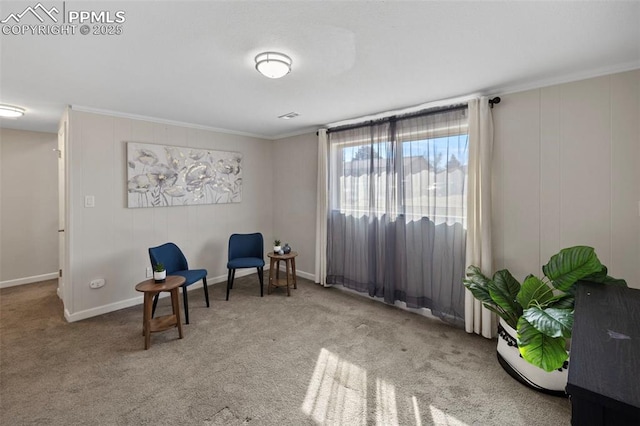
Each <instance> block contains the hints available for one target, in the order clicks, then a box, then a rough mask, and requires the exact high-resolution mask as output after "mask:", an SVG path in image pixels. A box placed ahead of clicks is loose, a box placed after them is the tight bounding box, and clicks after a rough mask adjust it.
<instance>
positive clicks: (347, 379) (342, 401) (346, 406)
mask: <svg viewBox="0 0 640 426" xmlns="http://www.w3.org/2000/svg"><path fill="white" fill-rule="evenodd" d="M302 411H303V412H304V413H305V414H306V415H308V416H310V417H311V418H312V419H313V420H314V421H316V422H317V423H318V424H322V425H326V424H349V425H363V426H364V425H366V424H367V372H366V370H363V369H362V368H360V367H358V366H356V365H354V364H351V363H350V362H347V361H345V360H343V359H341V358H340V357H339V356H337V355H336V354H334V353H332V352H330V351H328V350H326V349H324V348H322V350H321V351H320V355H318V360H317V362H316V367H315V370H314V372H313V376H312V377H311V381H310V383H309V387H308V388H307V395H306V397H305V399H304V402H303V404H302Z"/></svg>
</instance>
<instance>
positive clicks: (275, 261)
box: [267, 251, 298, 296]
mask: <svg viewBox="0 0 640 426" xmlns="http://www.w3.org/2000/svg"><path fill="white" fill-rule="evenodd" d="M297 255H298V252H295V251H292V252H290V253H288V254H275V253H274V252H269V253H267V256H268V257H269V259H271V262H270V264H269V285H268V286H267V294H271V289H272V288H275V287H287V296H290V295H291V293H290V291H289V286H290V284H291V283H293V288H298V282H297V280H296V256H297ZM281 260H283V261H284V263H285V266H286V270H287V278H286V279H280V261H281ZM290 271H291V272H290ZM274 273H275V277H274Z"/></svg>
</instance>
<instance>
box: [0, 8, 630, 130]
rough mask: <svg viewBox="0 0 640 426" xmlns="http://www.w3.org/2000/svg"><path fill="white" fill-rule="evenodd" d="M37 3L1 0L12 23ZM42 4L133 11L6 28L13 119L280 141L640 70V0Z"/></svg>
mask: <svg viewBox="0 0 640 426" xmlns="http://www.w3.org/2000/svg"><path fill="white" fill-rule="evenodd" d="M30 4H31V5H34V6H35V4H37V0H34V1H32V2H20V3H17V2H5V1H2V2H0V20H2V19H5V18H6V17H7V16H8V15H9V14H10V13H20V12H21V11H23V10H24V8H25V7H26V6H28V5H30ZM43 5H44V6H46V7H51V6H54V5H55V6H56V7H58V8H59V9H60V10H62V8H63V6H64V7H65V8H66V10H67V11H69V10H93V11H100V10H105V11H111V12H115V11H117V10H123V11H124V12H125V17H126V21H125V22H124V23H123V24H122V30H123V32H122V34H121V35H111V36H107V35H101V36H99V35H86V36H84V35H81V34H79V33H78V34H75V35H70V36H64V35H58V36H53V35H52V36H42V35H35V36H32V35H4V34H2V35H0V42H1V45H0V60H1V62H0V103H9V104H14V105H19V106H22V107H24V108H26V109H27V114H26V115H25V116H24V117H22V118H21V119H19V120H7V119H3V120H1V121H0V125H1V126H2V127H9V128H19V129H28V130H37V131H49V132H55V131H56V129H57V123H58V121H59V118H60V116H61V114H62V111H63V109H64V107H65V106H66V105H74V106H80V107H84V108H88V109H92V110H93V109H95V110H102V111H112V112H117V113H121V114H131V115H137V116H146V117H155V118H158V119H163V120H170V121H175V122H184V123H191V124H195V125H199V126H206V127H212V128H218V129H225V130H229V131H234V132H240V133H245V134H252V135H260V136H263V137H266V138H278V137H281V136H284V135H292V134H296V133H301V132H303V131H311V130H315V129H316V128H317V127H318V126H320V125H324V124H327V123H331V122H336V121H341V120H345V119H349V118H353V117H359V116H363V115H367V114H374V113H378V112H381V111H387V110H393V109H398V108H404V107H411V106H414V105H418V104H423V103H428V102H432V101H437V100H441V99H447V98H455V97H461V96H467V95H470V94H479V93H482V94H488V95H489V94H494V93H504V92H508V91H513V90H519V89H526V88H531V87H538V86H542V85H545V84H552V83H558V82H564V81H570V80H576V79H580V78H586V77H591V76H595V75H601V74H606V73H610V72H616V71H623V70H628V69H635V68H640V2H638V1H630V2H618V1H616V2H611V1H608V2H565V1H553V2H506V1H505V2H458V1H424V2H395V1H387V2H364V1H351V2H325V1H322V2H321V1H304V2H303V1H300V2H241V1H233V2H231V1H228V2H187V1H171V2H165V1H163V2H160V1H154V2H100V1H94V2H75V1H71V0H70V1H66V2H65V3H64V4H63V2H48V1H43ZM28 18H29V17H28V16H27V17H25V18H23V19H24V21H23V23H24V22H26V21H27V19H28ZM31 23H37V22H35V21H34V22H31ZM76 31H78V30H76ZM266 50H277V51H281V52H283V53H286V54H287V55H289V56H290V57H291V58H292V59H293V71H292V72H291V74H289V75H287V76H286V77H284V78H282V79H279V80H271V79H268V78H266V77H263V76H261V75H260V74H258V72H256V70H255V69H254V62H253V58H254V56H255V55H256V54H257V53H259V52H262V51H266ZM292 111H295V112H297V113H299V114H300V116H299V117H297V118H294V119H292V120H282V119H278V118H277V117H278V116H279V115H282V114H286V113H289V112H292Z"/></svg>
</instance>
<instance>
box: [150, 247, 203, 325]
mask: <svg viewBox="0 0 640 426" xmlns="http://www.w3.org/2000/svg"><path fill="white" fill-rule="evenodd" d="M149 258H150V259H151V267H152V268H154V269H155V267H156V265H157V264H158V263H162V264H163V265H164V268H165V269H166V270H167V275H180V276H182V277H184V284H182V285H181V287H182V300H183V302H184V319H185V323H186V324H189V303H188V300H187V287H188V286H190V285H191V284H194V283H197V282H198V281H200V280H202V287H203V288H204V298H205V300H206V301H207V308H208V307H209V289H207V270H206V269H189V265H188V264H187V259H186V258H185V257H184V254H182V251H181V250H180V249H179V248H178V246H177V245H175V244H173V243H166V244H163V245H161V246H158V247H151V248H150V249H149ZM159 295H160V294H159V293H158V294H156V295H155V297H154V298H153V310H152V312H151V317H152V318H153V314H155V312H156V305H157V304H158V296H159Z"/></svg>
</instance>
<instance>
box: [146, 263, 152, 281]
mask: <svg viewBox="0 0 640 426" xmlns="http://www.w3.org/2000/svg"><path fill="white" fill-rule="evenodd" d="M152 276H153V271H152V270H151V266H147V278H151V277H152Z"/></svg>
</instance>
